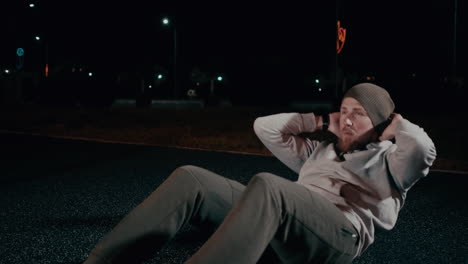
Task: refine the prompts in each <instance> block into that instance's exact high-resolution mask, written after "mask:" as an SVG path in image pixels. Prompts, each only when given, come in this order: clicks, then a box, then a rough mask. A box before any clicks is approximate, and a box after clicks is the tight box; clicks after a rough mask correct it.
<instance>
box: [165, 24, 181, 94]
mask: <svg viewBox="0 0 468 264" xmlns="http://www.w3.org/2000/svg"><path fill="white" fill-rule="evenodd" d="M162 23H163V25H165V26H169V25H170V20H169V18H167V17H165V18H163V19H162ZM172 28H173V30H174V55H173V56H174V61H173V67H174V68H173V77H174V80H173V89H174V91H173V92H174V99H177V95H178V93H177V92H178V91H177V30H176V27H175V24H174V23H172Z"/></svg>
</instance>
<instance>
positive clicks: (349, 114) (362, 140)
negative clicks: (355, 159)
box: [338, 97, 375, 151]
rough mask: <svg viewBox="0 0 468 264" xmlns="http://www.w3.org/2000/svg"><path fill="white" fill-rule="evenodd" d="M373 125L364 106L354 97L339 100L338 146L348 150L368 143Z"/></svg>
mask: <svg viewBox="0 0 468 264" xmlns="http://www.w3.org/2000/svg"><path fill="white" fill-rule="evenodd" d="M373 128H374V126H373V125H372V121H371V119H370V117H369V115H368V114H367V112H366V110H365V109H364V107H362V105H361V103H359V102H358V101H357V100H356V99H354V98H352V97H346V98H344V99H343V101H342V102H341V109H340V137H339V141H338V147H339V148H340V149H341V150H342V151H349V150H353V149H356V148H359V147H361V146H363V145H365V144H368V143H370V142H371V141H372V140H373V137H374V136H375V133H374V129H373Z"/></svg>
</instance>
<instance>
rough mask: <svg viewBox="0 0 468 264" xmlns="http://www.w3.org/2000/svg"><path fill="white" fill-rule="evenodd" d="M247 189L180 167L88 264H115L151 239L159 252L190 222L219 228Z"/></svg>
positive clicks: (100, 246) (205, 172)
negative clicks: (127, 251) (114, 263)
mask: <svg viewBox="0 0 468 264" xmlns="http://www.w3.org/2000/svg"><path fill="white" fill-rule="evenodd" d="M244 189H245V186H243V185H242V184H240V183H238V182H235V181H232V180H229V179H226V178H224V177H222V176H219V175H217V174H215V173H213V172H210V171H208V170H205V169H202V168H199V167H195V166H183V167H180V168H178V169H176V170H175V171H174V172H173V173H172V174H171V175H170V176H169V177H168V179H167V180H166V181H164V182H163V183H162V184H161V185H160V186H159V187H158V188H157V189H156V190H155V191H154V192H153V193H152V194H151V195H150V196H149V197H148V198H146V199H145V200H144V201H143V202H142V203H141V204H139V205H138V206H137V207H136V208H135V209H133V210H132V211H131V212H130V213H129V214H128V215H127V216H125V218H124V219H122V221H121V222H120V223H119V224H118V225H117V226H116V227H115V228H114V229H113V230H112V231H111V232H110V233H108V234H107V235H106V236H105V237H104V238H103V239H102V240H101V241H100V242H99V243H98V244H97V246H96V247H95V248H94V249H93V250H92V252H91V254H90V256H89V258H88V259H87V260H86V261H85V263H86V264H91V263H113V262H114V261H117V259H118V258H119V256H121V255H122V253H126V252H125V250H128V249H129V248H131V247H134V246H135V245H136V244H138V242H141V241H144V240H145V239H147V238H148V237H151V238H152V239H151V241H152V243H154V244H152V246H154V249H155V250H157V249H159V248H161V247H162V246H163V245H164V244H165V243H166V242H168V241H169V240H170V239H171V238H173V237H174V236H175V234H176V233H177V231H179V230H180V228H181V227H182V226H183V225H184V224H186V223H188V222H193V223H196V224H211V225H212V226H213V227H217V226H218V225H219V224H220V223H221V222H222V221H223V219H224V217H225V216H226V215H227V213H228V212H229V210H231V208H232V206H233V204H234V203H235V202H236V201H237V200H239V198H240V197H241V193H242V191H243V190H244Z"/></svg>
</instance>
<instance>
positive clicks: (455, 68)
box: [452, 0, 458, 78]
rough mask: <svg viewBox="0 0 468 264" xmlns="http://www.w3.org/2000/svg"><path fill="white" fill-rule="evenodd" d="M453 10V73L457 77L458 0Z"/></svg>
mask: <svg viewBox="0 0 468 264" xmlns="http://www.w3.org/2000/svg"><path fill="white" fill-rule="evenodd" d="M454 1H455V3H454V10H453V13H454V14H453V47H452V49H453V52H452V56H453V57H452V74H453V77H454V78H455V77H456V76H457V24H458V0H454Z"/></svg>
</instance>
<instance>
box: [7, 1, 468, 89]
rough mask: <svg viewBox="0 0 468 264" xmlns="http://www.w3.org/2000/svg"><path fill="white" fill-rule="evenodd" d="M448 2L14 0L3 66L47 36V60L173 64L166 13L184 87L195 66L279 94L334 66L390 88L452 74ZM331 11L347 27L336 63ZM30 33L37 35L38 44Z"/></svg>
mask: <svg viewBox="0 0 468 264" xmlns="http://www.w3.org/2000/svg"><path fill="white" fill-rule="evenodd" d="M454 1H455V0H453V1H443V0H429V1H403V0H397V1H386V2H385V3H380V2H381V1H379V3H376V1H370V0H364V1H353V3H350V1H347V2H345V1H342V0H339V1H337V2H336V3H335V2H334V3H325V4H324V3H307V4H296V3H293V2H281V3H263V4H259V3H257V4H254V3H248V2H247V1H245V2H239V1H236V2H231V3H221V2H219V1H218V2H215V3H205V2H196V3H195V2H194V3H191V4H187V3H186V2H182V1H179V2H174V1H170V2H165V1H145V2H143V1H127V2H125V3H122V2H119V3H115V2H114V3H112V2H110V1H106V2H107V3H97V2H101V1H89V0H86V1H57V0H52V1H34V2H35V3H36V7H35V8H29V7H28V5H29V3H30V2H27V1H14V2H15V3H14V4H12V3H9V4H2V5H4V8H2V13H3V14H4V15H2V21H3V22H2V24H3V26H4V27H5V28H6V29H7V30H6V31H5V32H4V34H3V37H4V39H3V41H2V43H1V45H2V49H1V53H0V55H1V63H2V65H5V64H6V65H9V64H13V65H14V61H15V50H16V48H17V47H20V46H21V47H24V49H25V52H26V55H25V58H26V61H25V69H27V68H28V66H29V67H33V65H34V63H35V62H38V61H40V60H43V59H44V46H45V43H46V42H47V44H48V47H49V63H50V64H51V67H53V66H54V65H55V66H59V65H63V64H66V63H68V64H77V63H80V64H83V65H89V67H91V66H92V67H93V68H94V69H96V71H98V72H99V71H101V72H117V71H134V72H144V71H145V69H147V68H152V67H154V65H159V66H161V67H164V68H167V69H171V62H172V54H173V31H172V29H169V28H167V27H164V26H163V25H162V23H161V19H162V18H163V17H164V16H168V17H169V18H170V19H172V20H171V21H174V22H175V26H176V29H177V45H178V47H177V48H178V49H177V63H178V67H179V69H178V71H179V72H180V74H179V76H180V80H181V83H183V85H184V86H186V85H190V80H189V79H190V72H191V71H192V70H193V69H194V68H195V67H196V68H199V69H201V70H202V71H206V72H211V73H213V74H215V73H216V74H217V73H222V74H224V75H225V76H226V80H227V81H229V83H230V84H231V86H233V87H236V88H235V89H237V90H242V89H245V90H246V91H252V89H254V90H255V91H256V92H257V94H258V95H263V94H265V93H269V94H271V95H272V96H273V97H284V94H285V90H288V91H294V89H297V91H298V92H299V93H300V91H301V89H302V90H304V89H308V88H307V87H308V84H307V82H308V81H309V80H313V78H315V76H321V77H323V78H332V79H333V78H334V77H333V72H335V71H336V69H337V66H338V68H339V70H342V71H344V72H345V74H354V75H355V76H358V77H362V76H367V75H372V76H377V77H379V76H380V77H381V78H380V80H381V82H382V83H381V84H382V85H387V86H388V87H390V89H392V88H391V86H392V85H393V86H397V85H396V84H393V83H394V82H393V81H390V80H394V79H397V78H400V79H401V78H404V76H408V75H411V74H414V73H415V74H417V76H431V77H434V76H437V78H439V79H441V78H443V77H444V76H447V75H448V74H450V73H451V72H452V71H453V67H452V66H453V11H454ZM321 2H326V1H321ZM458 2H459V3H458V12H459V22H458V43H457V44H458V45H457V47H458V49H457V69H456V70H457V72H458V73H459V75H466V72H467V70H466V69H467V67H466V61H467V55H466V52H465V50H464V48H462V47H464V46H466V45H465V44H466V34H464V33H465V32H466V27H465V26H464V24H466V23H465V21H466V18H464V16H463V15H462V14H464V13H466V12H465V10H466V8H465V6H466V3H463V2H464V1H458ZM5 5H6V8H5ZM5 11H6V12H5ZM337 18H338V19H340V20H341V21H342V26H343V27H345V28H346V29H347V40H346V44H345V47H344V49H343V52H342V54H340V56H339V57H338V60H336V56H335V36H336V31H335V30H336V24H335V23H336V19H337ZM35 32H38V33H37V34H40V35H41V36H44V37H43V39H42V40H41V41H40V42H41V43H40V45H38V42H37V41H35V40H34V35H35V34H36V33H35ZM336 61H338V65H336ZM389 76H390V77H389ZM402 76H403V77H402ZM439 79H438V80H439ZM436 81H437V80H436ZM285 87H286V88H285ZM294 87H296V88H294ZM436 88H437V85H436V86H435V87H434V89H436ZM395 89H396V88H395ZM254 97H255V96H254ZM257 97H258V96H257Z"/></svg>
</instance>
